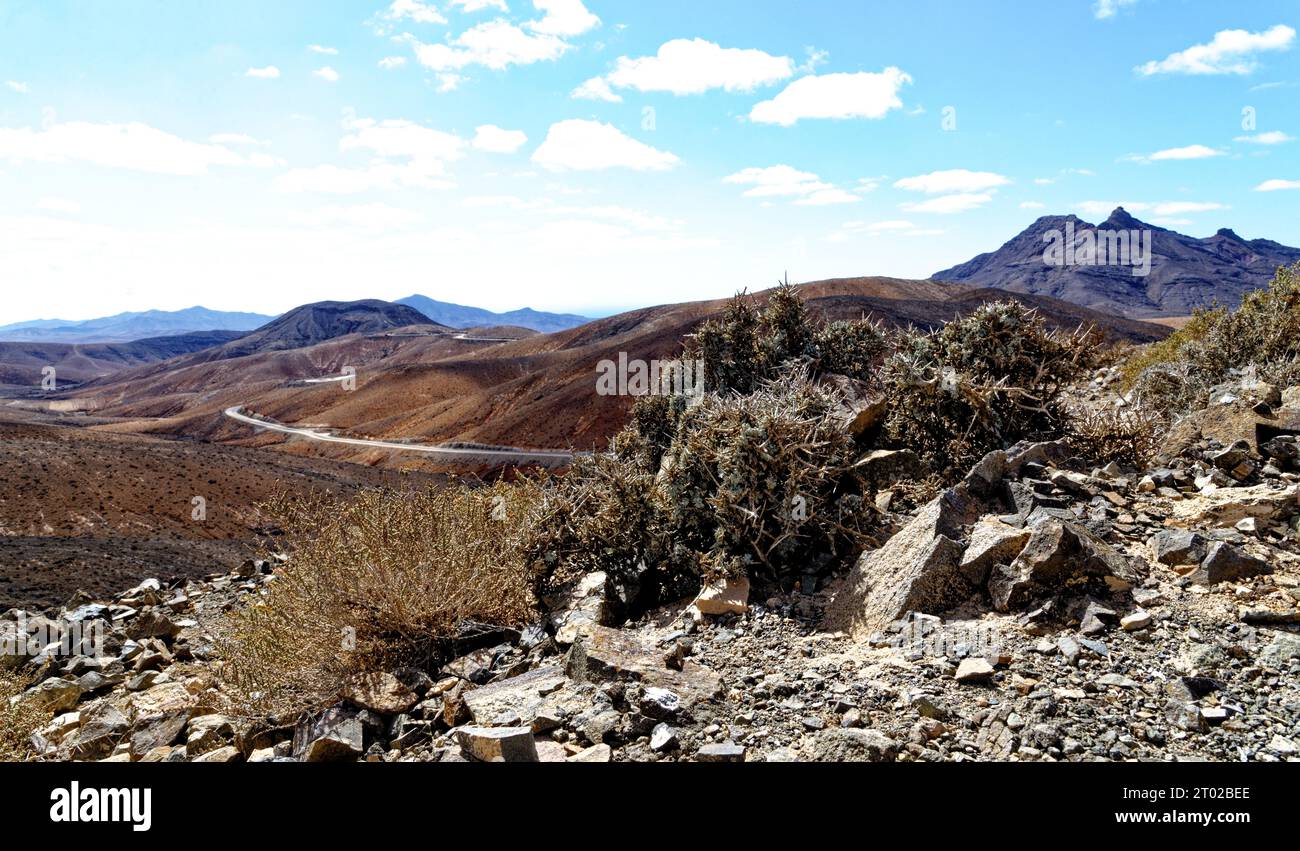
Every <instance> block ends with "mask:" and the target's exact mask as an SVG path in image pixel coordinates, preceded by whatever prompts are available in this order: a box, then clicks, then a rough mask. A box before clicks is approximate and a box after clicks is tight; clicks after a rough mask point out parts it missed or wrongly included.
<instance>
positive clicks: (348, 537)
mask: <svg viewBox="0 0 1300 851" xmlns="http://www.w3.org/2000/svg"><path fill="white" fill-rule="evenodd" d="M536 496H537V486H536V485H533V484H529V483H523V484H514V485H507V484H498V485H496V486H494V487H491V488H482V489H471V488H468V487H461V486H457V487H449V488H446V489H439V490H430V491H424V492H415V493H410V492H402V493H397V492H391V491H372V492H367V493H365V494H362V495H361V496H359V497H357V498H355V499H353V500H351V501H339V500H337V499H334V498H331V497H322V496H310V497H282V498H280V499H278V500H276V501H275V502H273V503H272V504H270V505H268V506H264V510H265V511H266V513H268V514H269V515H270V518H271V520H272V521H273V522H274V523H275V524H276V525H278V526H279V527H280V528H281V529H282V530H283V532H284V536H283V541H282V543H281V546H286V547H287V551H288V555H289V561H288V563H287V564H286V565H284V566H283V567H281V568H280V569H279V570H278V571H277V575H276V579H275V581H274V582H272V583H271V584H270V586H269V590H268V592H267V594H266V596H265V597H264V598H263V599H262V600H260V601H259V602H257V603H256V604H254V605H252V606H251V607H249V608H247V609H246V610H245V611H241V612H239V613H237V614H235V615H233V623H232V624H231V629H230V631H229V635H228V637H227V639H226V641H225V643H226V647H225V648H224V651H225V652H224V653H223V655H224V657H225V658H226V659H228V660H230V663H229V665H228V666H227V669H226V670H227V675H228V678H229V681H230V683H231V684H232V685H233V686H234V687H235V691H236V692H237V693H238V694H240V695H242V696H243V697H244V698H245V699H246V701H247V703H248V708H250V709H256V710H258V711H271V712H276V713H286V714H294V713H298V712H301V711H304V710H310V709H315V708H319V707H320V706H323V705H326V704H328V703H330V702H332V701H333V700H334V699H335V698H336V696H337V694H338V692H339V691H340V689H341V687H342V686H343V685H344V683H346V682H347V681H348V680H349V679H350V678H352V677H353V676H354V675H356V674H359V673H363V672H366V671H374V670H391V669H392V668H393V667H395V666H399V665H414V666H418V667H423V668H425V669H428V670H433V669H435V668H436V667H437V666H439V665H440V664H442V663H443V662H444V661H445V660H446V654H447V651H448V643H449V640H450V639H451V638H453V637H454V636H455V635H456V634H457V632H458V630H460V629H461V628H462V626H463V625H465V624H466V623H467V622H471V623H479V624H489V625H496V626H522V625H524V624H525V623H526V622H527V621H528V620H529V619H530V618H531V616H532V614H533V611H534V603H533V595H532V593H531V590H530V577H529V569H528V566H527V565H526V564H525V563H524V561H523V559H522V556H521V552H522V547H521V546H520V538H521V535H522V529H523V528H524V523H525V515H526V514H527V513H528V512H529V511H530V510H531V508H532V506H533V504H534V501H535V499H536Z"/></svg>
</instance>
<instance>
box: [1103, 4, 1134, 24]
mask: <svg viewBox="0 0 1300 851" xmlns="http://www.w3.org/2000/svg"><path fill="white" fill-rule="evenodd" d="M1136 2H1137V0H1097V3H1096V4H1095V5H1094V6H1093V7H1092V14H1093V17H1095V18H1096V19H1097V20H1099V21H1104V20H1107V19H1109V18H1113V17H1115V13H1116V12H1118V11H1119V10H1120V9H1121V8H1123V7H1124V6H1132V5H1133V4H1134V3H1136Z"/></svg>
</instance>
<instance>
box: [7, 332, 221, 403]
mask: <svg viewBox="0 0 1300 851" xmlns="http://www.w3.org/2000/svg"><path fill="white" fill-rule="evenodd" d="M239 336H241V332H239V331H195V332H193V333H190V334H174V335H171V336H168V337H152V338H149V339H145V340H135V341H134V342H130V343H0V385H12V386H13V387H14V388H15V389H16V390H21V389H22V388H32V389H38V388H40V386H41V379H42V377H43V374H42V370H43V369H45V367H47V366H52V367H54V371H55V373H54V374H55V380H56V382H57V383H58V384H81V383H84V382H86V381H91V380H93V379H96V378H103V377H104V376H106V375H112V374H113V373H115V372H121V371H122V370H124V369H128V368H130V367H133V366H139V365H141V364H148V363H157V362H159V361H164V360H170V359H172V358H175V357H178V356H180V355H184V354H188V353H190V352H197V351H200V350H203V349H211V348H212V347H214V346H221V345H223V344H225V343H228V342H230V341H231V340H234V339H236V338H238V337H239Z"/></svg>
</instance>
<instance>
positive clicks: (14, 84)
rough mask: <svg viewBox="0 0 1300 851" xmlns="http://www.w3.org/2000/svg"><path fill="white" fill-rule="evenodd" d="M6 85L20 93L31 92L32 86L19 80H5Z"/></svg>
mask: <svg viewBox="0 0 1300 851" xmlns="http://www.w3.org/2000/svg"><path fill="white" fill-rule="evenodd" d="M5 85H6V86H8V87H9V88H11V89H13V90H14V91H15V92H18V94H20V95H26V94H31V91H32V87H31V86H29V85H27V84H26V83H23V82H19V81H18V80H5Z"/></svg>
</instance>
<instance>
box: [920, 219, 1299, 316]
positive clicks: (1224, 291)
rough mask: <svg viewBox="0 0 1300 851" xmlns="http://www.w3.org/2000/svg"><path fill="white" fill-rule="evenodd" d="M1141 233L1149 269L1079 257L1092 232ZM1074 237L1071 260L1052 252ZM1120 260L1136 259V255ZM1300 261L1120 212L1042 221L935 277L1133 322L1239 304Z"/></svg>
mask: <svg viewBox="0 0 1300 851" xmlns="http://www.w3.org/2000/svg"><path fill="white" fill-rule="evenodd" d="M1090 231H1091V232H1093V233H1094V234H1095V233H1097V232H1102V233H1105V232H1111V233H1121V232H1122V233H1127V234H1130V235H1133V234H1137V235H1139V238H1140V242H1139V243H1137V244H1135V246H1134V247H1139V246H1140V247H1141V248H1145V247H1146V246H1149V248H1150V257H1149V261H1150V263H1149V269H1147V270H1146V271H1147V274H1145V275H1143V274H1135V272H1141V271H1142V270H1141V269H1139V268H1138V265H1139V264H1135V263H1133V262H1114V261H1115V259H1116V258H1114V257H1111V256H1109V255H1107V256H1105V257H1104V258H1103V257H1101V256H1099V258H1098V259H1099V260H1101V259H1106V260H1109V261H1111V262H1096V263H1092V262H1089V261H1088V260H1087V255H1086V254H1085V253H1082V252H1079V253H1076V252H1075V249H1076V248H1081V247H1082V245H1083V243H1084V241H1085V240H1087V239H1088V237H1087V236H1086V235H1085V234H1086V233H1087V232H1090ZM1066 234H1071V235H1072V238H1073V244H1072V245H1071V246H1070V250H1069V253H1068V254H1066V255H1065V257H1064V258H1058V259H1064V260H1065V261H1066V262H1059V263H1056V262H1049V261H1050V260H1051V259H1052V258H1050V257H1049V255H1048V254H1047V252H1048V251H1049V249H1051V248H1052V247H1053V246H1054V245H1057V244H1060V242H1061V241H1062V240H1063V237H1064V235H1066ZM1135 253H1140V252H1133V251H1130V256H1129V257H1127V258H1121V259H1123V260H1129V261H1131V260H1133V259H1134V256H1133V255H1134V254H1135ZM1298 260H1300V248H1291V247H1289V246H1286V245H1282V244H1280V243H1277V242H1273V241H1272V240H1268V239H1253V240H1246V239H1242V238H1241V237H1240V236H1238V235H1237V234H1236V233H1234V232H1233V231H1231V230H1229V229H1227V228H1224V229H1222V230H1220V231H1218V232H1217V233H1215V234H1214V235H1213V236H1209V237H1205V238H1203V239H1197V238H1196V237H1191V236H1186V235H1184V234H1181V233H1178V232H1176V231H1172V230H1166V229H1165V228H1162V227H1157V226H1156V225H1152V224H1147V223H1146V222H1142V221H1139V220H1138V219H1136V218H1134V217H1133V216H1131V215H1129V213H1128V212H1127V211H1126V210H1125V209H1124V208H1123V207H1118V208H1116V209H1115V211H1114V212H1112V213H1111V214H1110V217H1109V218H1107V219H1106V221H1104V222H1102V223H1101V224H1100V225H1092V224H1089V223H1088V222H1086V221H1084V220H1082V219H1080V218H1078V217H1077V216H1072V215H1071V216H1043V217H1042V218H1040V219H1038V220H1037V221H1035V222H1034V223H1033V224H1032V225H1030V226H1029V227H1028V228H1026V229H1025V230H1024V231H1022V232H1021V233H1019V234H1017V235H1016V236H1015V237H1013V238H1012V239H1011V240H1010V241H1009V242H1007V243H1006V244H1005V245H1003V246H1002V247H1001V248H999V249H998V250H997V251H993V252H990V253H988V254H981V255H979V256H978V257H976V258H974V259H973V260H970V261H968V262H966V263H962V264H961V265H959V266H954V267H952V268H951V269H944V270H943V271H941V272H936V273H935V274H934V278H935V280H939V281H955V282H958V283H964V284H971V285H974V286H982V287H997V288H999V289H1004V290H1009V291H1011V292H1016V293H1025V294H1032V295H1046V296H1051V297H1053V298H1058V299H1061V300H1063V301H1068V302H1073V303H1074V304H1078V305H1082V306H1084V307H1089V308H1092V309H1094V310H1099V311H1103V312H1106V313H1114V314H1118V315H1122V316H1130V317H1134V318H1158V317H1178V316H1189V315H1191V313H1192V312H1193V311H1194V310H1195V309H1197V308H1201V307H1211V306H1214V305H1225V306H1227V307H1234V308H1235V307H1236V306H1237V305H1238V304H1239V303H1240V302H1241V297H1242V296H1243V295H1245V294H1246V293H1247V292H1249V291H1250V290H1254V289H1259V288H1261V287H1264V286H1266V285H1267V284H1268V282H1269V281H1270V280H1271V279H1272V278H1273V274H1274V273H1275V272H1276V271H1277V268H1278V267H1279V266H1283V265H1289V264H1291V263H1295V262H1296V261H1298Z"/></svg>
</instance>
